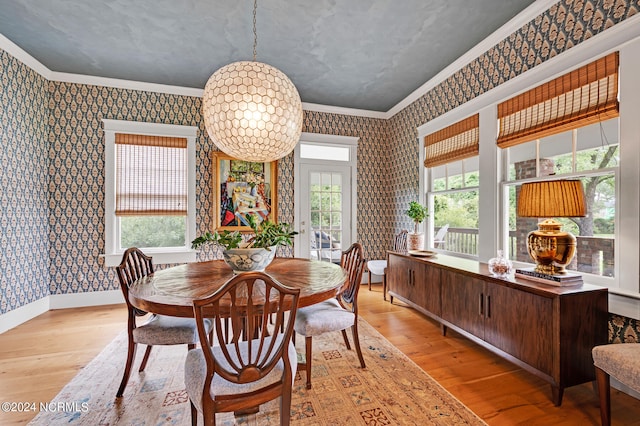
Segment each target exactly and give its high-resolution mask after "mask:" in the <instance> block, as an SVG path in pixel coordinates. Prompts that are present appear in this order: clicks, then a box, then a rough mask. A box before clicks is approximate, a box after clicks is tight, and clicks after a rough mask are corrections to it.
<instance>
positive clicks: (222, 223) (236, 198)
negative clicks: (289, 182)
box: [211, 151, 278, 232]
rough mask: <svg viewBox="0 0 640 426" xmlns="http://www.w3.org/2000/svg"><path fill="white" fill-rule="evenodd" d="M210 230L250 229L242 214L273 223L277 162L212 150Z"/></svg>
mask: <svg viewBox="0 0 640 426" xmlns="http://www.w3.org/2000/svg"><path fill="white" fill-rule="evenodd" d="M211 170H212V173H211V174H212V185H211V188H212V191H211V192H212V198H213V206H214V212H213V229H214V230H217V231H225V230H229V231H240V232H252V230H251V228H250V227H249V225H248V223H247V221H246V219H245V215H246V214H251V215H252V216H253V217H254V218H256V220H257V223H260V222H262V221H264V220H265V219H268V220H269V221H270V222H273V223H276V218H277V217H278V215H277V199H278V198H277V197H278V162H277V161H271V162H265V163H255V162H250V161H244V160H239V159H237V158H234V157H232V156H230V155H227V154H225V153H223V152H221V151H213V152H212V153H211Z"/></svg>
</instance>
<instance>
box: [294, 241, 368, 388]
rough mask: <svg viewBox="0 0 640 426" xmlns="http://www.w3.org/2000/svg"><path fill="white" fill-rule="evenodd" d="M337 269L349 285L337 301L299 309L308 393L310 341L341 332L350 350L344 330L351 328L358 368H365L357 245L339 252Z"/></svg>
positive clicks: (360, 262) (361, 263) (359, 247)
mask: <svg viewBox="0 0 640 426" xmlns="http://www.w3.org/2000/svg"><path fill="white" fill-rule="evenodd" d="M340 265H341V266H342V268H343V269H344V270H345V272H346V273H347V280H348V284H347V286H346V288H345V289H343V290H342V292H341V293H340V294H339V295H338V296H337V297H336V298H332V299H329V300H326V301H324V302H320V303H316V304H315V305H311V306H306V307H303V308H300V309H298V313H297V315H296V322H295V326H294V330H295V333H297V334H300V335H302V336H304V337H305V363H304V364H299V365H300V366H302V365H304V367H305V371H306V373H307V389H311V358H312V338H313V336H318V335H320V334H323V333H326V332H329V331H341V332H342V337H343V338H344V343H345V345H346V346H347V349H349V350H351V346H350V345H349V339H348V338H347V333H346V329H348V328H351V331H352V334H353V344H354V346H355V347H356V352H357V354H358V359H359V360H360V366H361V367H362V368H365V363H364V358H363V357H362V351H361V349H360V339H359V338H358V290H359V289H360V282H361V281H362V273H363V271H364V265H365V259H364V251H363V250H362V245H360V243H353V244H352V245H351V247H349V249H347V250H346V251H344V252H342V258H341V260H340Z"/></svg>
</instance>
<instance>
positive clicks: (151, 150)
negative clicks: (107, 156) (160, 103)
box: [115, 133, 187, 216]
mask: <svg viewBox="0 0 640 426" xmlns="http://www.w3.org/2000/svg"><path fill="white" fill-rule="evenodd" d="M115 143H116V216H166V215H180V216H182V215H185V216H186V214H187V139H186V138H174V137H164V136H147V135H133V134H124V133H116V140H115Z"/></svg>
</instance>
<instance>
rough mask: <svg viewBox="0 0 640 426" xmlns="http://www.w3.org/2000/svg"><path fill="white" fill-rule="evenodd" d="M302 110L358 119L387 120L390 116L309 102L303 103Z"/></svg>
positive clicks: (378, 112) (365, 110)
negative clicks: (350, 116)
mask: <svg viewBox="0 0 640 426" xmlns="http://www.w3.org/2000/svg"><path fill="white" fill-rule="evenodd" d="M302 109H303V110H305V111H315V112H325V113H328V114H341V115H353V116H357V117H369V118H380V119H383V120H384V119H387V118H389V117H388V114H387V113H386V112H381V111H370V110H368V109H356V108H344V107H338V106H331V105H321V104H313V103H309V102H303V103H302Z"/></svg>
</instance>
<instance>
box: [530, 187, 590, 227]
mask: <svg viewBox="0 0 640 426" xmlns="http://www.w3.org/2000/svg"><path fill="white" fill-rule="evenodd" d="M586 210H587V207H586V204H585V200H584V189H583V187H582V182H581V181H579V180H550V181H544V182H529V183H524V184H522V186H521V187H520V195H519V197H518V208H517V215H518V216H520V217H545V218H546V217H581V216H585V215H586Z"/></svg>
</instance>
